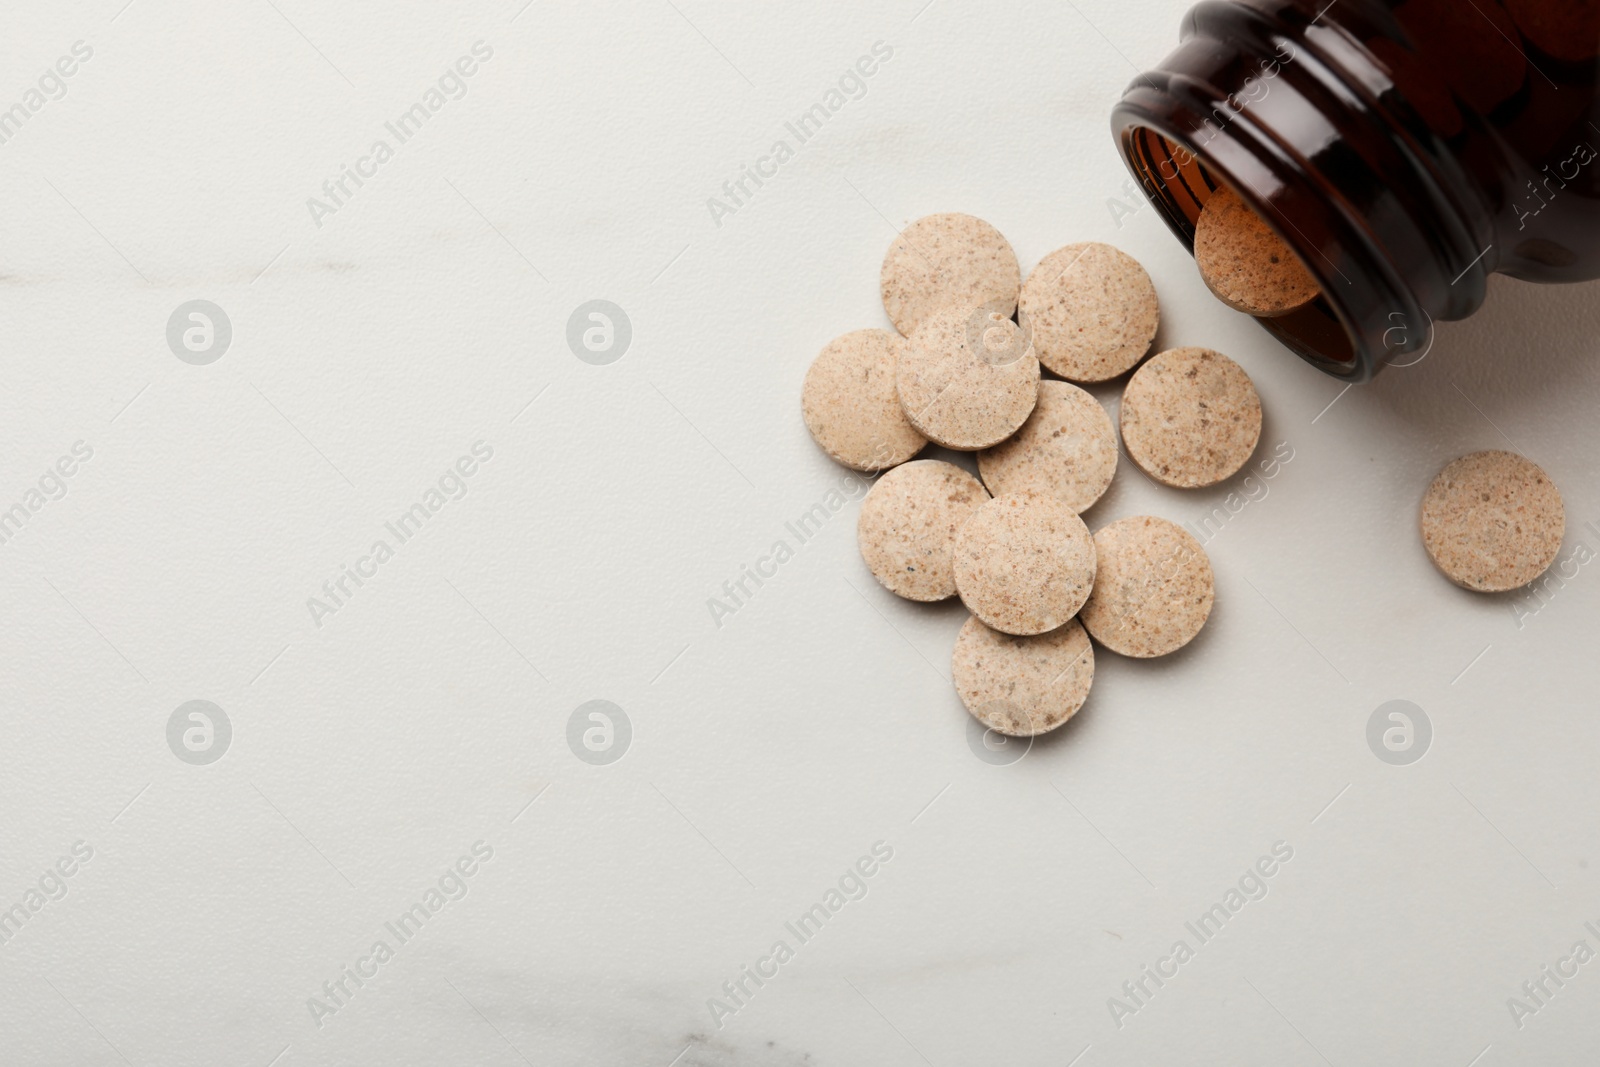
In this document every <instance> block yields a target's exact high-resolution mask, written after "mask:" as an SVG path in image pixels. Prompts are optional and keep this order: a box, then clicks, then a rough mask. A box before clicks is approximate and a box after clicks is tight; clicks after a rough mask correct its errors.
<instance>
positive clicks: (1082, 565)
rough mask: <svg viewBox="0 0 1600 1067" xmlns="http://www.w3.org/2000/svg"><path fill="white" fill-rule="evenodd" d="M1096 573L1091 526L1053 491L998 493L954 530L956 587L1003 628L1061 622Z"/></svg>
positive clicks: (988, 621)
mask: <svg viewBox="0 0 1600 1067" xmlns="http://www.w3.org/2000/svg"><path fill="white" fill-rule="evenodd" d="M1094 574H1095V557H1094V540H1093V539H1092V538H1090V536H1089V528H1088V527H1087V526H1085V525H1084V524H1083V520H1082V519H1080V518H1078V514H1077V512H1075V511H1073V510H1072V509H1071V508H1069V507H1067V505H1065V504H1063V503H1062V502H1061V501H1059V500H1057V499H1056V498H1055V497H1051V496H1045V495H1043V494H1041V493H1012V494H1010V495H1009V496H1002V497H996V498H995V499H993V500H991V501H989V502H988V503H987V504H984V505H983V506H982V507H980V508H979V509H978V510H977V511H976V512H974V513H973V515H972V517H971V518H970V519H968V520H967V523H966V525H965V526H963V527H961V530H960V532H958V533H957V534H956V545H955V581H956V591H957V592H958V593H960V594H961V602H962V603H963V604H965V605H966V606H967V610H968V611H970V612H972V613H973V614H974V615H976V616H977V617H978V618H980V619H982V620H983V622H984V624H985V625H987V626H988V627H990V628H991V629H995V630H999V631H1000V632H1001V633H1008V634H1018V635H1022V636H1026V635H1028V634H1042V633H1044V632H1045V631H1046V630H1054V629H1055V628H1056V627H1057V626H1061V625H1063V624H1064V623H1065V622H1066V621H1067V620H1068V619H1070V618H1072V616H1074V615H1076V614H1077V613H1078V609H1079V608H1081V607H1082V606H1083V602H1084V600H1086V599H1087V598H1088V596H1089V590H1090V589H1091V588H1092V587H1093V586H1094Z"/></svg>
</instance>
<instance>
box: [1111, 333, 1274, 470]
mask: <svg viewBox="0 0 1600 1067" xmlns="http://www.w3.org/2000/svg"><path fill="white" fill-rule="evenodd" d="M1121 423H1122V444H1123V447H1125V448H1126V449H1127V450H1128V458H1129V459H1132V460H1133V461H1134V462H1135V463H1137V464H1138V465H1139V467H1140V468H1141V469H1142V470H1144V472H1145V473H1146V474H1149V475H1150V477H1152V478H1154V479H1155V480H1156V481H1158V482H1161V483H1162V484H1163V485H1170V486H1175V487H1176V488H1179V489H1197V488H1201V487H1203V486H1207V485H1215V484H1217V483H1218V482H1220V481H1222V480H1223V479H1225V478H1228V477H1230V476H1231V475H1233V474H1234V473H1235V472H1237V471H1238V470H1239V468H1240V467H1243V466H1244V465H1245V462H1246V461H1247V460H1249V458H1250V454H1251V453H1252V452H1254V451H1255V448H1256V441H1257V440H1258V439H1259V438H1260V437H1261V398H1260V397H1259V396H1257V395H1256V387H1255V385H1254V384H1252V383H1251V381H1250V376H1249V375H1248V374H1246V373H1245V372H1244V368H1243V367H1241V366H1239V364H1237V363H1235V362H1234V361H1233V360H1231V359H1229V358H1228V357H1227V356H1225V355H1223V354H1222V353H1220V352H1213V351H1212V350H1211V349H1209V348H1171V349H1168V350H1167V351H1165V352H1159V353H1157V354H1156V355H1154V356H1152V357H1150V359H1149V361H1148V362H1146V363H1145V365H1144V366H1142V367H1140V368H1139V369H1138V370H1137V371H1135V372H1134V375H1133V377H1132V378H1130V379H1128V385H1127V388H1126V389H1124V390H1123V392H1122V414H1121Z"/></svg>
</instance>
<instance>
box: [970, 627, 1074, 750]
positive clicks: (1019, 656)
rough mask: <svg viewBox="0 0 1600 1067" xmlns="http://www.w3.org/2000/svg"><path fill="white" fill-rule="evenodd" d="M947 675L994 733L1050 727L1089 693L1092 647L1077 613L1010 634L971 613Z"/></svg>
mask: <svg viewBox="0 0 1600 1067" xmlns="http://www.w3.org/2000/svg"><path fill="white" fill-rule="evenodd" d="M950 675H951V678H952V679H953V680H954V681H955V685H956V692H957V693H958V694H959V695H960V696H961V703H963V704H965V705H966V708H967V710H968V711H970V712H971V713H972V715H973V717H974V718H976V719H977V720H978V721H979V722H981V723H983V725H984V726H986V727H988V728H989V729H991V730H994V731H995V732H997V733H1002V734H1006V735H1008V736H1010V737H1035V736H1037V735H1039V734H1042V733H1047V732H1048V731H1050V730H1054V729H1055V728H1056V727H1058V726H1060V725H1061V724H1062V723H1064V722H1066V721H1067V720H1068V719H1070V718H1072V716H1073V714H1074V713H1075V712H1076V711H1077V710H1078V709H1079V708H1081V707H1083V702H1084V701H1085V700H1086V699H1088V696H1089V687H1090V686H1091V685H1092V684H1094V648H1093V646H1091V645H1090V644H1089V638H1088V637H1087V636H1086V635H1085V634H1084V632H1083V627H1082V626H1080V625H1078V622H1077V620H1076V619H1074V620H1072V621H1071V622H1068V623H1067V624H1066V625H1065V626H1061V627H1057V628H1056V629H1054V630H1051V631H1050V632H1049V633H1043V634H1039V635H1037V636H1034V637H1014V636H1012V635H1010V634H1003V633H1000V632H998V631H996V630H992V629H990V628H989V627H987V626H985V625H984V624H983V623H982V622H981V621H980V620H979V619H977V618H970V619H968V620H967V621H966V624H965V625H964V626H962V627H961V632H960V633H959V634H958V635H957V636H956V647H955V652H954V653H953V654H952V655H951V657H950Z"/></svg>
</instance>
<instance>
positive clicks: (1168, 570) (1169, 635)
mask: <svg viewBox="0 0 1600 1067" xmlns="http://www.w3.org/2000/svg"><path fill="white" fill-rule="evenodd" d="M1094 549H1095V560H1096V563H1097V566H1098V569H1097V571H1096V573H1095V579H1094V592H1093V593H1091V594H1089V600H1088V602H1087V603H1085V604H1084V605H1083V610H1082V611H1080V612H1078V621H1080V622H1082V623H1083V626H1084V628H1085V629H1086V630H1088V631H1089V634H1090V636H1091V637H1093V638H1094V639H1095V640H1096V641H1098V642H1100V643H1101V644H1102V645H1104V646H1105V647H1107V648H1109V649H1111V651H1113V652H1120V653H1121V654H1122V655H1124V656H1134V657H1136V658H1139V659H1149V658H1150V657H1152V656H1164V655H1166V654H1167V653H1169V652H1175V651H1177V650H1178V649H1180V648H1182V647H1183V646H1184V645H1186V644H1188V643H1189V642H1190V641H1192V640H1194V636H1195V635H1196V634H1198V633H1199V632H1200V629H1201V627H1203V626H1204V625H1205V624H1206V619H1207V618H1209V617H1210V615H1211V604H1212V600H1213V598H1214V597H1215V595H1216V593H1215V589H1216V586H1215V579H1214V577H1213V575H1212V573H1211V561H1210V559H1208V558H1207V557H1206V550H1205V549H1204V548H1202V547H1200V542H1199V541H1197V540H1195V539H1194V537H1193V536H1191V535H1190V533H1189V532H1188V531H1187V530H1185V529H1184V528H1183V527H1181V526H1179V525H1177V524H1176V523H1172V522H1168V521H1167V520H1166V519H1158V518H1155V517H1154V516H1151V515H1135V516H1133V517H1132V518H1127V519H1119V520H1118V521H1116V522H1114V523H1112V524H1111V525H1109V526H1105V527H1102V528H1101V529H1100V530H1099V532H1097V533H1096V534H1095V535H1094Z"/></svg>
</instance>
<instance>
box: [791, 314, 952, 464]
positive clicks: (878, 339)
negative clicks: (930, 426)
mask: <svg viewBox="0 0 1600 1067" xmlns="http://www.w3.org/2000/svg"><path fill="white" fill-rule="evenodd" d="M904 347H905V339H904V338H902V337H900V336H898V335H896V334H892V333H890V332H889V331H888V330H856V331H855V332H854V333H847V334H845V335H844V336H843V337H836V338H834V339H833V340H832V341H829V342H828V344H827V345H826V346H825V347H824V348H823V349H822V351H821V352H819V353H818V354H817V358H816V359H815V360H813V361H812V363H811V369H810V370H808V371H806V380H805V384H804V385H803V386H802V387H801V390H800V411H801V414H803V415H804V416H805V420H806V429H808V430H810V431H811V436H812V437H813V438H815V439H816V442H817V444H819V445H821V446H822V450H823V451H824V452H826V453H827V454H828V456H829V457H830V458H831V459H833V460H834V461H835V462H837V463H843V464H844V465H845V466H846V467H849V468H851V469H852V470H858V471H879V470H883V469H884V468H886V467H893V466H895V465H897V464H900V463H904V462H905V461H906V460H908V459H910V458H911V457H912V456H914V455H916V454H917V453H918V452H919V451H921V449H922V446H923V445H924V444H926V443H927V439H926V438H924V437H923V436H922V435H921V434H920V433H918V432H917V428H916V427H915V426H912V425H911V421H910V420H909V419H907V418H906V414H905V411H904V410H902V409H901V407H900V394H899V391H898V390H897V389H896V388H895V381H894V367H895V362H896V361H897V359H898V358H899V354H900V351H901V349H903V348H904Z"/></svg>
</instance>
